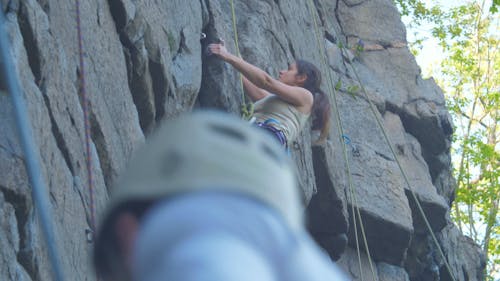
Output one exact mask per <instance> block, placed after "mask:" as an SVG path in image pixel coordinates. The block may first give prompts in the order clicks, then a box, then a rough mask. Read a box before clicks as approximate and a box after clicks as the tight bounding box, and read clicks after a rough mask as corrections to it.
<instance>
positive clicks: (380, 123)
mask: <svg viewBox="0 0 500 281" xmlns="http://www.w3.org/2000/svg"><path fill="white" fill-rule="evenodd" d="M351 68H352V70H353V72H354V75H355V76H356V79H357V80H358V83H359V84H360V85H361V90H362V91H363V94H364V96H365V98H366V100H367V101H368V103H369V104H370V109H371V111H372V113H373V115H374V116H375V120H377V124H378V126H379V127H380V129H381V131H382V134H383V135H384V138H385V141H386V142H387V144H388V145H389V148H390V150H391V152H392V154H393V156H394V159H395V160H396V163H397V165H398V167H399V170H401V174H402V175H403V178H404V180H405V183H406V185H407V186H408V189H410V192H411V194H412V197H413V199H414V200H415V203H416V204H417V207H418V210H419V212H420V214H421V215H422V218H423V219H424V222H425V225H426V226H427V229H428V231H429V233H430V234H431V236H432V239H433V240H434V243H435V244H436V247H437V248H438V251H439V254H440V255H441V258H442V259H443V262H444V264H445V266H446V269H447V270H448V273H449V274H450V276H451V279H452V280H453V281H455V280H456V279H455V277H454V275H453V273H452V271H451V268H450V265H449V264H448V261H447V259H446V257H445V255H444V252H443V250H442V249H441V246H440V245H439V242H438V240H437V238H436V236H435V235H434V231H433V230H432V227H431V224H430V223H429V220H428V219H427V216H426V215H425V212H424V209H423V208H422V205H421V204H420V201H419V200H418V198H417V195H416V193H415V191H414V190H413V188H412V186H411V184H410V180H409V179H408V175H407V174H406V172H405V170H404V169H403V166H402V165H401V162H400V161H399V158H398V157H397V155H396V152H395V150H394V146H393V144H392V143H391V141H390V139H389V137H388V135H387V132H386V131H385V128H384V126H383V124H382V121H381V120H380V117H379V116H378V115H377V113H376V110H377V109H376V108H375V105H374V104H373V102H372V101H371V100H370V99H369V98H368V94H367V93H366V89H365V87H364V86H363V84H362V83H361V79H360V78H359V75H358V72H357V71H356V69H355V68H354V66H353V65H352V64H351Z"/></svg>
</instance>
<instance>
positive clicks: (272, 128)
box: [254, 118, 288, 152]
mask: <svg viewBox="0 0 500 281" xmlns="http://www.w3.org/2000/svg"><path fill="white" fill-rule="evenodd" d="M273 123H274V124H279V123H280V122H279V121H278V120H276V119H273V118H269V119H267V120H266V121H264V122H256V123H254V124H255V125H256V126H257V127H259V128H262V129H265V130H268V131H269V132H271V133H272V134H273V135H274V136H275V137H276V138H277V139H278V141H279V142H280V144H281V145H282V146H283V147H284V148H285V149H286V151H287V152H288V141H287V139H286V136H285V133H283V131H281V130H280V129H278V128H276V127H275V126H273V125H272V124H273Z"/></svg>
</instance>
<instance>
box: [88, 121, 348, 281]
mask: <svg viewBox="0 0 500 281" xmlns="http://www.w3.org/2000/svg"><path fill="white" fill-rule="evenodd" d="M290 161H291V160H290V159H289V157H288V156H287V155H286V153H285V151H284V150H283V149H282V147H281V146H280V145H279V144H278V143H277V142H275V141H272V136H271V135H268V134H267V133H265V132H264V131H262V130H260V129H258V128H256V127H254V126H252V125H250V124H249V123H248V122H245V121H243V120H240V119H239V118H237V117H234V116H232V115H230V114H227V113H223V112H217V111H198V112H194V113H190V114H187V113H186V114H184V115H182V116H180V117H178V118H177V119H173V120H170V121H167V122H166V123H165V124H163V125H162V127H161V128H159V130H158V131H156V133H155V134H154V135H153V136H152V137H151V138H149V139H148V140H147V142H146V144H145V145H144V146H143V147H142V148H141V149H139V150H138V151H137V153H136V154H135V157H134V158H133V159H132V161H131V162H130V164H129V166H128V168H127V170H126V171H125V172H124V173H123V175H122V176H121V178H120V179H119V180H118V181H117V184H116V185H115V187H114V189H113V190H112V193H111V195H110V201H109V204H108V208H107V211H106V212H105V215H104V216H103V219H102V220H101V221H102V224H101V226H100V228H99V229H98V232H97V236H96V241H95V249H94V265H95V268H96V271H97V274H98V276H100V277H101V278H102V279H103V280H145V281H159V280H176V281H180V280H184V281H195V280H196V281H205V280H207V281H212V280H213V281H226V280H227V281H230V280H231V281H234V280H239V281H246V280H248V281H250V280H251V281H255V280H259V281H294V280H297V281H298V280H309V281H315V280H337V281H344V280H348V279H347V278H346V277H345V276H344V274H343V272H342V271H341V270H340V269H339V268H338V267H337V266H336V265H335V264H334V263H333V262H332V261H331V260H330V259H329V257H328V256H327V255H326V254H324V253H323V252H322V250H321V249H320V248H319V247H318V246H317V245H316V244H315V243H314V242H313V240H312V238H311V237H310V236H309V234H308V233H307V231H306V229H305V226H304V219H303V210H302V206H301V199H300V191H299V187H298V185H297V183H296V179H295V173H294V170H293V169H292V167H293V166H292V165H291V163H290Z"/></svg>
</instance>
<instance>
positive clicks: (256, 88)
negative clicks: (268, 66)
mask: <svg viewBox="0 0 500 281" xmlns="http://www.w3.org/2000/svg"><path fill="white" fill-rule="evenodd" d="M208 49H209V51H210V53H211V54H214V55H216V56H217V57H219V58H221V59H222V60H224V61H225V62H227V63H229V64H231V65H232V66H233V67H234V68H236V69H237V70H238V71H239V72H240V73H241V74H242V79H243V87H244V90H245V93H246V94H247V95H248V96H249V97H250V99H251V100H252V101H253V102H255V111H254V115H253V117H254V119H255V121H256V125H257V126H259V127H262V128H264V129H267V130H269V131H270V132H272V133H273V134H274V135H275V136H276V137H277V139H278V140H279V141H280V143H281V144H282V145H283V146H285V147H288V145H289V144H290V143H291V142H292V141H294V140H295V139H296V138H297V137H298V135H299V134H300V132H301V131H302V129H303V128H304V126H305V124H306V122H307V120H308V119H309V117H310V116H311V115H312V129H313V130H318V131H320V132H321V134H320V137H319V140H318V141H322V140H324V139H326V137H327V135H328V131H329V120H330V102H329V100H328V96H327V95H326V94H325V93H324V92H323V91H322V90H321V88H320V86H321V72H320V71H319V69H318V68H317V67H316V66H314V64H312V63H310V62H308V61H305V60H300V59H299V60H296V61H295V62H293V63H291V64H289V65H288V69H286V70H281V71H280V72H279V78H278V79H274V78H273V77H271V76H270V75H269V74H268V73H266V72H265V71H264V70H262V69H260V68H258V67H256V66H254V65H252V64H250V63H248V62H246V61H245V60H243V59H242V58H240V57H237V56H235V55H233V54H231V53H230V52H228V51H227V49H226V47H225V46H224V42H223V41H222V42H221V43H217V44H210V45H209V46H208Z"/></svg>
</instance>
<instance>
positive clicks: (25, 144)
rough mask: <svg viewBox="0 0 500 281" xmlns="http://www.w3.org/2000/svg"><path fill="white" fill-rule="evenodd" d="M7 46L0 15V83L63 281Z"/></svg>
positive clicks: (59, 278) (52, 258)
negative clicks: (8, 98)
mask: <svg viewBox="0 0 500 281" xmlns="http://www.w3.org/2000/svg"><path fill="white" fill-rule="evenodd" d="M9 50H10V46H9V42H8V39H7V30H6V27H5V17H4V15H3V12H1V13H0V62H2V63H0V67H1V69H0V72H1V73H2V74H3V75H4V77H3V79H2V80H3V81H4V82H5V86H6V87H7V91H8V92H9V93H10V96H11V98H12V106H13V107H14V114H15V117H16V123H17V127H18V134H19V138H20V142H21V147H22V149H23V152H24V155H25V165H26V170H27V172H28V177H29V180H30V183H31V193H32V197H33V201H34V203H35V204H34V205H35V207H36V210H37V211H38V216H39V218H40V224H41V228H42V232H43V234H44V237H45V240H46V243H47V248H48V254H49V259H50V261H51V264H52V270H53V273H54V279H55V280H57V281H63V280H64V278H63V276H64V275H63V270H62V268H61V262H60V259H59V257H60V256H59V253H58V251H57V246H56V241H57V239H56V235H55V233H54V225H53V221H54V218H53V216H52V212H51V211H50V208H49V206H50V202H49V199H48V197H47V188H46V186H45V184H44V182H43V180H42V176H41V171H40V164H39V162H38V158H37V153H36V151H37V148H36V145H35V143H34V141H33V133H32V130H31V124H30V121H29V118H28V117H27V116H28V113H27V110H26V105H25V103H24V100H23V97H22V93H21V88H20V86H19V81H18V78H17V76H16V73H17V72H16V70H15V68H14V64H13V62H12V57H11V55H10V53H9Z"/></svg>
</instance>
